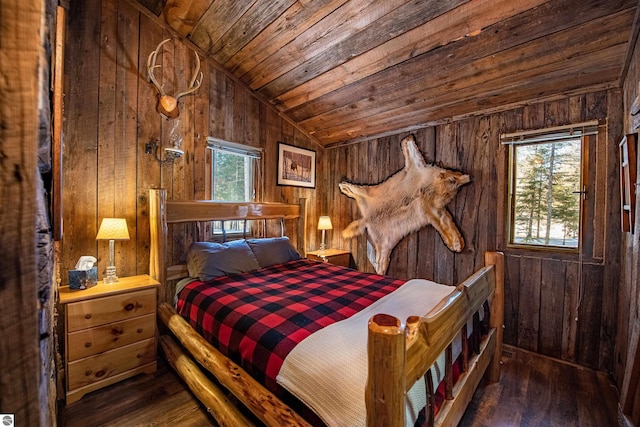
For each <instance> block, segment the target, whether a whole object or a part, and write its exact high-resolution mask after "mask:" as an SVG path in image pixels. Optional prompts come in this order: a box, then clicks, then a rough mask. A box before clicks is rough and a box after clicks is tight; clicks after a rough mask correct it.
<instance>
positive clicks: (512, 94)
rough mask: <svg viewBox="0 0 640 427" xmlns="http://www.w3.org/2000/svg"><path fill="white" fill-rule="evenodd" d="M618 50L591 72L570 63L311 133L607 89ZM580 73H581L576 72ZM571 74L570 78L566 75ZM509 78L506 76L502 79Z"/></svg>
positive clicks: (433, 119) (432, 120)
mask: <svg viewBox="0 0 640 427" xmlns="http://www.w3.org/2000/svg"><path fill="white" fill-rule="evenodd" d="M620 52H621V49H620V47H618V48H617V49H613V48H612V49H611V50H610V51H608V52H606V55H602V54H601V55H599V57H598V58H595V59H597V60H598V61H599V62H601V63H603V64H604V66H603V67H601V69H600V72H597V73H593V72H591V71H589V70H588V69H587V71H584V70H585V69H584V67H583V66H582V65H577V66H576V65H572V66H569V67H568V68H563V69H559V70H555V71H553V72H551V73H548V74H547V80H546V82H545V84H544V85H542V86H541V85H540V82H539V81H536V82H532V83H524V84H523V85H520V86H518V88H517V90H512V91H505V90H504V89H502V88H501V89H499V90H498V91H494V92H490V93H487V92H484V93H482V94H479V93H478V88H477V87H470V88H467V89H464V90H460V91H455V92H454V91H452V92H451V93H450V94H448V95H443V96H441V97H439V98H438V99H436V100H433V102H429V104H428V105H422V104H418V105H416V106H415V107H414V108H409V107H404V108H401V109H394V110H388V111H385V112H384V113H381V114H375V115H372V116H369V117H367V118H366V119H360V120H357V121H353V122H349V123H341V124H339V125H338V126H336V127H334V128H330V129H324V130H322V131H319V132H315V133H313V135H314V136H315V137H317V138H318V139H319V140H321V141H322V142H323V144H325V145H326V144H333V143H339V142H343V141H350V140H352V139H355V138H365V137H370V136H371V135H375V134H379V133H383V132H386V131H388V130H390V129H395V130H398V129H402V128H412V129H419V128H421V127H425V126H430V125H433V124H436V123H442V122H446V121H451V120H452V119H453V118H454V117H458V116H463V115H467V116H469V115H474V114H475V115H477V114H481V113H483V112H486V111H487V110H490V109H496V108H501V107H504V106H506V105H513V104H516V103H520V104H527V103H529V102H535V101H539V100H540V99H542V98H546V97H550V96H558V95H560V94H561V95H562V96H568V95H572V94H578V93H584V92H585V90H586V89H585V88H590V89H591V90H593V89H594V88H602V89H607V88H611V87H612V86H616V87H617V82H615V81H610V80H609V79H607V81H604V82H603V81H602V80H603V78H602V76H603V75H609V74H610V73H615V72H616V71H617V70H619V68H620ZM580 72H582V74H579V73H580ZM578 75H579V76H580V77H579V78H576V77H575V76H578ZM568 77H570V78H568ZM504 80H508V79H504ZM425 104H426V103H425Z"/></svg>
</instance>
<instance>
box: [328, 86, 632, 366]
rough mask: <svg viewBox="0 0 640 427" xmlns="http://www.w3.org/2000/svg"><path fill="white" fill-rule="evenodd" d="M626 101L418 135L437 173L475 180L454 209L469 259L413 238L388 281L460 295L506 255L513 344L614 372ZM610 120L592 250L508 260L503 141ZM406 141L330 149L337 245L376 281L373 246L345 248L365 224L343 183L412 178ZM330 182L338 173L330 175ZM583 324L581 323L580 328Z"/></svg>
mask: <svg viewBox="0 0 640 427" xmlns="http://www.w3.org/2000/svg"><path fill="white" fill-rule="evenodd" d="M621 104H622V96H621V93H620V91H616V90H611V91H602V92H596V93H588V94H583V95H575V96H568V97H558V99H557V100H554V101H548V102H542V103H538V104H532V105H528V106H525V107H522V108H516V109H512V110H508V111H505V112H500V113H493V114H487V115H483V116H477V117H471V118H468V119H465V120H460V121H456V122H451V123H447V124H442V125H438V126H435V127H430V128H425V129H421V130H418V131H415V132H414V134H415V136H416V139H417V142H418V146H419V148H420V150H421V151H422V153H423V154H424V157H425V159H426V161H427V162H431V163H436V164H438V165H440V166H443V167H447V168H452V169H458V170H462V171H464V172H466V173H469V174H470V175H471V176H472V180H473V181H472V183H471V184H469V185H467V186H465V187H463V188H462V189H461V190H460V192H459V193H458V195H457V197H456V198H455V199H454V200H453V201H452V203H451V204H450V205H449V210H450V212H451V213H452V215H453V217H454V219H455V221H456V223H457V224H458V226H459V228H460V231H461V232H462V235H463V236H464V239H465V242H466V247H465V249H464V251H463V252H462V253H460V254H455V253H453V252H451V251H450V250H448V249H447V247H446V246H445V245H444V243H443V242H442V239H441V238H440V236H439V235H438V233H437V232H436V231H435V230H434V229H433V228H432V227H427V228H424V229H422V230H420V231H419V232H417V233H413V234H411V235H409V236H408V237H406V238H405V239H404V240H403V241H402V242H400V244H399V245H398V246H397V247H396V249H395V250H394V251H393V253H392V257H391V264H390V267H389V270H388V274H389V275H391V276H397V277H403V278H413V277H425V278H428V279H432V280H435V281H438V282H442V283H447V284H455V283H458V282H459V281H460V280H462V279H464V278H465V277H467V276H468V275H469V274H471V273H472V272H473V271H474V270H475V269H477V268H478V267H480V266H481V265H482V263H483V253H484V251H486V250H495V249H498V250H503V251H505V254H506V284H505V298H506V301H505V305H506V307H505V326H506V328H505V333H504V340H505V342H506V343H508V344H512V345H516V346H518V347H522V348H525V349H527V350H532V351H536V352H539V353H541V354H545V355H548V356H553V357H556V358H560V359H563V360H567V361H570V362H575V363H579V364H582V365H586V366H589V367H593V368H596V369H600V370H604V371H607V372H613V369H614V354H613V353H614V337H615V330H616V318H615V317H616V306H617V287H618V281H619V262H618V261H617V260H618V259H619V255H620V251H619V244H620V238H621V236H620V233H619V232H618V229H619V213H618V210H617V209H618V205H619V190H618V181H617V175H616V173H615V171H616V170H617V169H616V168H617V165H616V155H617V154H616V153H617V142H616V141H617V140H618V138H619V136H620V127H621V125H620V123H621V117H620V108H619V107H617V106H618V105H621ZM592 119H598V120H600V121H601V123H603V124H606V123H608V125H605V126H601V127H600V132H599V135H598V138H597V141H596V139H595V138H594V139H593V140H592V141H591V142H590V146H589V150H588V151H589V154H588V164H589V182H590V188H589V197H588V204H587V205H588V206H587V215H586V219H585V222H584V227H585V240H584V241H585V247H584V250H583V254H582V257H580V256H578V255H564V256H556V255H554V254H551V253H543V252H537V253H536V252H531V251H528V252H527V251H518V250H513V249H509V250H507V249H506V245H505V241H506V240H505V216H506V213H505V212H506V211H505V210H506V191H507V190H506V189H507V187H506V185H507V161H508V159H507V150H506V149H505V148H504V147H502V146H501V145H500V143H499V135H500V133H505V132H514V131H518V130H525V129H537V128H543V127H551V126H559V125H564V124H569V123H580V122H584V121H588V120H592ZM405 135H406V134H399V135H394V136H390V137H386V138H379V139H372V140H369V141H365V142H361V143H356V144H351V145H344V146H338V147H334V148H329V149H327V150H326V152H325V156H324V162H325V165H331V173H328V175H327V176H326V183H327V185H328V188H327V189H326V192H323V194H322V202H321V203H322V206H325V205H326V206H327V208H328V209H329V211H330V212H331V215H332V220H333V221H334V226H335V227H334V230H333V231H332V233H331V234H330V235H329V237H328V238H329V239H330V240H329V242H330V245H331V246H333V247H339V248H343V249H349V250H351V252H352V254H353V256H354V260H355V261H356V264H357V266H358V267H359V268H360V269H362V270H367V271H373V268H372V267H371V265H370V264H369V263H368V261H367V257H366V240H365V238H364V237H358V238H356V239H354V240H353V241H347V240H343V239H342V238H341V236H340V230H342V229H344V228H345V227H346V226H347V225H348V224H349V223H350V222H351V221H352V220H353V219H356V218H358V217H359V214H358V211H357V208H356V206H355V202H353V201H352V200H351V199H349V198H347V197H346V196H344V195H342V194H341V193H340V190H339V189H338V186H337V184H338V183H339V182H340V181H341V180H347V181H350V182H355V183H361V184H374V183H378V182H380V181H383V180H384V179H386V178H387V177H389V176H391V175H392V174H393V173H395V172H397V171H398V170H400V169H401V168H402V167H403V157H402V152H401V149H400V141H401V139H402V138H403V137H404V136H405ZM326 170H327V172H328V171H329V168H327V169H326ZM576 319H577V320H576Z"/></svg>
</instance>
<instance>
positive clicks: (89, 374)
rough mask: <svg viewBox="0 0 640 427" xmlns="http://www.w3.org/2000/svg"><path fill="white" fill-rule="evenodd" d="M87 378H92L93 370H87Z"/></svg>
mask: <svg viewBox="0 0 640 427" xmlns="http://www.w3.org/2000/svg"><path fill="white" fill-rule="evenodd" d="M84 374H85V375H86V376H88V377H90V376H91V374H93V371H92V370H91V369H87V371H86V372H85V373H84Z"/></svg>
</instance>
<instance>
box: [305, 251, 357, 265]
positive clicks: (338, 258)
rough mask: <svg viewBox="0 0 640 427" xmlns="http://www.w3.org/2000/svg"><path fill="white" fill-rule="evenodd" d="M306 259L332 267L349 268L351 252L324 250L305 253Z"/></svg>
mask: <svg viewBox="0 0 640 427" xmlns="http://www.w3.org/2000/svg"><path fill="white" fill-rule="evenodd" d="M307 258H309V259H312V260H315V261H322V262H328V263H331V264H333V265H341V266H343V267H350V265H351V252H349V251H343V250H341V249H325V250H324V251H311V252H307Z"/></svg>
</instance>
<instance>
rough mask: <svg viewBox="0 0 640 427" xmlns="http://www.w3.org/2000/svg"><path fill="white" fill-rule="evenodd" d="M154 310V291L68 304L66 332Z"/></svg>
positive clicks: (149, 312) (149, 290) (141, 314)
mask: <svg viewBox="0 0 640 427" xmlns="http://www.w3.org/2000/svg"><path fill="white" fill-rule="evenodd" d="M155 308H156V291H155V289H147V290H144V291H137V292H129V293H125V294H118V295H113V296H109V297H103V298H95V299H91V300H87V301H82V302H75V303H69V304H67V315H66V318H67V332H73V331H77V330H80V329H86V328H91V327H94V326H100V325H104V324H106V323H110V322H117V321H122V320H126V319H131V318H133V317H138V316H143V315H145V314H151V313H155Z"/></svg>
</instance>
